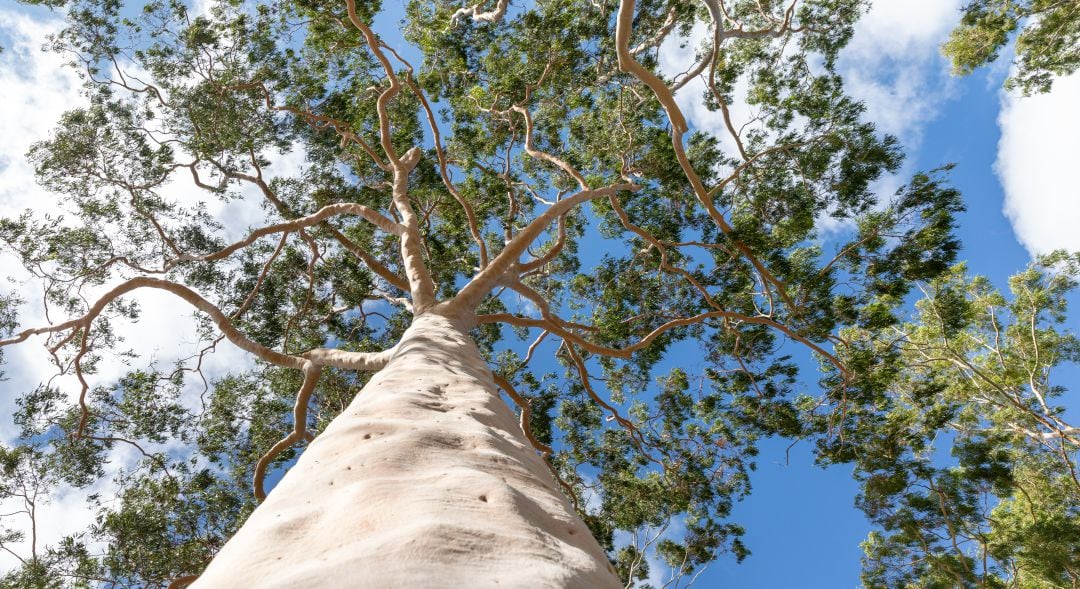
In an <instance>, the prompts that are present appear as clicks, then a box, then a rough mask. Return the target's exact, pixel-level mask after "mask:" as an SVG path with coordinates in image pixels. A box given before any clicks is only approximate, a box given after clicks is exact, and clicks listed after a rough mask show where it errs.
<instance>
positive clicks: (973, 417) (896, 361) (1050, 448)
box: [819, 252, 1080, 589]
mask: <svg viewBox="0 0 1080 589" xmlns="http://www.w3.org/2000/svg"><path fill="white" fill-rule="evenodd" d="M1078 272H1080V264H1078V257H1077V256H1075V255H1073V256H1068V255H1065V254H1064V253H1061V252H1059V253H1055V254H1053V255H1050V256H1046V257H1043V258H1040V259H1039V260H1038V261H1037V263H1036V264H1034V265H1033V266H1032V267H1030V268H1028V269H1027V270H1026V271H1024V272H1021V273H1019V274H1016V275H1014V276H1013V277H1012V278H1011V279H1010V280H1009V290H1010V291H1011V295H1012V296H1011V298H1007V297H1005V296H1003V295H1002V294H1001V293H1000V292H998V291H997V290H996V289H994V288H993V287H992V286H991V285H990V283H989V281H988V280H986V279H985V278H982V277H975V278H972V277H970V276H968V275H967V273H966V270H965V268H964V266H963V265H959V266H957V267H955V268H953V269H952V270H951V271H950V272H948V273H946V274H944V275H942V276H941V277H939V278H937V279H935V280H933V281H931V282H930V283H929V284H927V285H925V291H924V292H925V298H923V300H921V301H919V303H918V304H917V305H916V307H917V308H916V312H915V315H914V316H913V317H911V321H909V322H903V323H896V324H891V325H889V326H887V327H886V328H885V329H882V330H878V331H876V332H875V331H871V330H866V329H860V328H854V329H852V328H849V329H845V330H843V332H842V333H843V337H845V338H846V339H848V340H849V341H851V342H852V343H853V345H854V347H861V348H863V350H864V351H865V352H866V353H867V355H866V356H865V357H864V358H865V360H866V364H864V369H863V370H862V372H863V373H864V374H866V375H868V377H869V378H880V379H883V380H885V381H887V382H890V383H891V385H890V386H889V389H888V390H887V391H883V392H882V393H881V394H879V395H876V396H875V397H873V398H871V399H867V400H865V401H863V402H862V403H861V406H858V407H856V406H850V407H849V412H848V417H847V419H849V420H850V421H851V423H852V424H853V425H852V427H849V428H846V436H847V440H845V441H843V442H842V443H841V442H840V441H839V439H838V438H837V439H834V440H832V441H830V442H828V443H823V444H822V445H821V447H820V454H819V456H820V457H821V458H822V459H824V460H825V461H830V462H854V463H855V465H856V471H855V472H856V478H857V479H858V480H859V481H860V483H861V485H862V493H861V495H860V497H859V499H858V504H859V507H860V508H861V509H862V510H863V511H864V512H865V513H866V514H867V516H868V517H869V518H870V520H871V521H872V522H874V523H875V524H877V525H878V526H880V530H878V531H875V532H873V533H871V535H870V537H869V538H868V539H867V541H866V542H865V543H864V545H863V547H864V549H865V552H866V556H865V559H864V573H863V582H864V584H865V586H866V587H870V588H878V587H881V588H885V587H888V588H898V589H899V588H905V587H1002V588H1004V587H1019V588H1025V589H1028V588H1032V589H1036V588H1037V589H1042V588H1050V587H1076V586H1078V585H1080V471H1078V467H1077V458H1078V451H1080V428H1077V427H1075V426H1073V425H1071V424H1070V423H1069V422H1067V421H1066V415H1065V407H1066V403H1065V402H1064V398H1063V395H1064V394H1065V393H1066V392H1067V389H1066V388H1065V387H1064V386H1063V385H1062V384H1061V382H1062V381H1063V380H1064V378H1063V377H1062V375H1061V370H1060V367H1062V366H1067V365H1070V364H1071V365H1074V366H1075V364H1076V363H1077V361H1078V360H1080V340H1078V339H1077V338H1076V336H1075V335H1073V334H1072V333H1070V332H1068V331H1067V330H1065V329H1064V325H1065V319H1066V317H1065V311H1066V303H1067V296H1068V295H1070V294H1075V292H1074V291H1075V289H1076V280H1075V279H1076V276H1077V274H1078ZM855 342H859V343H858V344H855ZM852 361H854V358H852V359H851V360H849V364H850V363H851V362H852ZM1055 368H1057V369H1058V370H1053V369H1055ZM873 375H877V376H873ZM1066 378H1067V377H1066ZM1073 406H1074V407H1075V405H1073Z"/></svg>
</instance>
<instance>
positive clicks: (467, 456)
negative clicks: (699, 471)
mask: <svg viewBox="0 0 1080 589" xmlns="http://www.w3.org/2000/svg"><path fill="white" fill-rule="evenodd" d="M241 586H243V587H259V588H271V587H312V588H323V587H387V588H391V587H392V588H416V587H440V588H443V587H445V588H453V587H470V588H472V587H495V586H498V587H583V588H584V587H589V588H594V587H596V588H606V587H618V586H620V583H619V580H618V577H617V576H616V575H615V572H614V569H613V567H612V566H611V564H610V563H609V562H608V560H607V558H606V556H605V555H604V552H603V550H602V549H601V548H600V546H599V544H598V543H597V542H596V540H595V539H594V538H593V537H592V535H591V534H590V533H589V530H588V528H587V527H586V526H585V524H584V522H582V521H581V519H580V518H578V516H577V515H576V514H575V513H574V511H573V509H572V508H571V507H570V505H569V503H568V501H567V500H566V498H565V497H564V496H563V495H562V494H561V493H560V492H559V490H558V487H557V485H556V482H555V480H554V479H553V477H552V476H551V473H550V472H549V471H548V469H547V467H546V465H545V464H544V462H543V460H542V459H541V458H540V457H539V456H538V455H537V453H536V452H535V451H534V450H533V449H532V447H531V446H530V445H529V444H528V442H527V441H526V440H525V438H524V437H523V435H522V433H521V430H520V428H519V426H518V424H517V421H516V420H515V418H514V415H513V413H512V412H511V410H510V408H509V407H508V406H507V405H506V404H505V403H504V402H503V401H502V399H500V398H499V395H498V394H497V392H496V388H495V385H494V383H493V381H492V376H491V372H490V371H489V370H488V367H487V365H486V363H485V362H484V361H483V359H482V358H481V357H480V354H479V352H478V350H477V349H476V346H475V345H474V344H473V342H472V340H471V339H470V337H469V336H468V334H467V333H466V332H465V330H464V329H462V328H461V327H460V326H459V325H457V324H455V322H454V321H452V320H450V319H447V318H446V317H443V316H440V315H436V314H435V313H426V314H424V315H421V316H420V317H418V318H417V319H416V320H415V321H414V322H413V325H412V326H411V327H410V328H409V329H408V331H406V332H405V335H404V337H403V338H402V342H401V344H400V346H399V348H398V351H397V352H396V353H395V355H394V357H393V358H392V359H391V361H390V363H389V364H388V365H387V366H386V367H385V368H383V369H382V370H381V371H380V372H378V373H377V374H375V376H374V377H373V378H372V379H371V382H370V383H368V385H367V386H366V387H364V389H363V390H362V391H361V392H360V394H358V395H357V396H356V399H354V400H353V402H352V404H351V405H350V406H349V408H348V409H346V410H345V412H344V413H342V414H341V415H340V416H339V417H338V418H337V419H335V420H334V421H333V423H331V424H330V425H329V427H327V429H326V431H325V432H324V433H323V434H322V435H320V436H319V437H318V438H316V439H315V440H314V441H313V442H312V443H311V445H310V447H308V449H307V450H306V451H304V453H303V455H301V457H300V459H299V461H298V462H297V463H296V465H295V466H293V467H292V468H291V469H290V470H289V472H288V473H287V474H286V475H285V477H284V478H283V479H282V480H281V481H280V482H279V483H278V485H277V486H276V487H275V488H274V489H273V491H272V492H271V493H270V494H269V495H268V497H267V499H266V501H265V502H264V503H263V504H262V505H260V506H259V507H258V508H257V509H256V510H255V512H254V513H253V514H252V515H251V517H250V518H249V519H248V520H247V522H246V523H245V524H244V525H243V527H241V529H240V530H239V531H238V532H237V533H236V535H235V536H234V537H233V538H232V539H231V540H229V542H228V543H227V544H226V545H225V546H224V548H222V550H221V552H220V553H219V554H218V555H217V557H216V558H215V559H214V560H213V562H211V563H210V566H209V567H208V568H207V569H206V572H205V573H203V575H202V577H201V578H200V579H199V580H198V581H197V582H196V583H194V584H193V585H192V587H194V588H199V589H206V588H212V587H229V588H233V587H241Z"/></svg>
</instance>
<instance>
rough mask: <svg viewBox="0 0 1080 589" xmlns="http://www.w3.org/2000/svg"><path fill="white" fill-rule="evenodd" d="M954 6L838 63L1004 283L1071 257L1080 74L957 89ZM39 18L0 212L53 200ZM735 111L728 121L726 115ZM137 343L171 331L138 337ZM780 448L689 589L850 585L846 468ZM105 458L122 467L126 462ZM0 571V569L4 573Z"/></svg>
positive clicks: (65, 86) (885, 22)
mask: <svg viewBox="0 0 1080 589" xmlns="http://www.w3.org/2000/svg"><path fill="white" fill-rule="evenodd" d="M396 4H397V0H389V1H388V2H387V4H386V6H387V9H388V11H390V12H389V13H388V14H385V15H383V16H382V17H381V18H380V19H379V20H378V21H377V22H376V27H375V28H376V29H377V30H378V31H379V32H380V33H381V34H382V35H383V36H384V38H385V39H386V40H387V41H388V42H389V43H390V44H391V45H396V44H397V43H400V42H401V41H400V36H398V35H397V34H395V31H393V26H394V24H395V21H396V18H395V17H394V15H393V14H392V11H393V9H394V7H395V5H396ZM960 5H961V2H960V0H879V1H878V2H876V3H875V8H874V10H873V11H872V12H871V14H870V15H869V16H868V17H867V18H866V19H865V21H864V22H863V23H862V24H861V25H860V27H859V30H858V32H857V34H856V37H855V40H854V41H853V43H852V46H851V47H850V48H849V50H848V51H847V52H846V53H845V56H844V59H843V60H842V62H841V71H842V72H844V73H845V77H847V78H848V81H849V88H850V89H851V91H852V92H853V93H854V94H855V95H856V96H858V97H860V98H862V99H864V100H866V101H867V105H868V109H869V110H868V117H869V118H870V119H871V120H876V121H878V122H879V123H880V127H881V128H882V130H883V131H887V132H891V133H894V134H897V135H898V136H900V138H901V139H902V141H903V142H904V144H905V145H907V146H908V148H909V151H908V153H909V156H908V161H907V164H906V165H905V168H904V171H903V172H902V173H901V174H900V175H898V177H897V178H893V179H888V180H886V181H884V182H883V183H882V190H884V191H888V190H890V189H891V188H895V186H896V185H897V184H899V183H902V182H903V179H904V177H905V176H910V174H911V173H912V172H914V171H918V170H929V169H932V168H935V167H938V166H940V165H942V164H945V163H955V164H957V167H956V168H955V170H954V171H953V172H952V174H951V178H952V183H953V184H954V185H955V186H956V187H957V188H959V189H960V190H961V191H962V193H963V194H964V198H965V202H966V204H967V208H968V211H967V212H966V213H964V214H963V215H962V216H961V218H960V229H959V234H960V237H961V239H962V241H963V247H964V249H963V251H962V253H961V256H960V257H961V258H962V259H966V260H968V262H969V267H970V269H971V270H972V271H973V272H975V273H978V274H984V275H987V276H989V277H990V278H991V279H992V280H993V281H994V282H995V283H996V284H997V285H999V286H1004V283H1005V279H1006V278H1007V277H1008V276H1009V275H1010V274H1012V273H1013V272H1015V271H1017V270H1019V269H1021V268H1023V267H1024V266H1025V265H1026V264H1027V262H1028V261H1029V260H1030V257H1031V255H1032V253H1033V252H1045V251H1049V250H1051V249H1054V248H1058V247H1063V248H1069V249H1078V250H1080V231H1077V230H1075V229H1074V226H1075V225H1076V223H1077V220H1078V219H1080V189H1078V188H1077V187H1076V184H1075V182H1074V181H1073V176H1074V174H1073V173H1072V172H1073V168H1070V164H1069V162H1071V165H1072V166H1075V165H1076V163H1077V161H1078V160H1080V115H1078V114H1077V113H1076V111H1075V107H1074V106H1073V105H1074V104H1080V77H1077V76H1074V77H1073V78H1070V79H1068V80H1064V81H1061V82H1059V83H1058V84H1057V86H1056V88H1055V91H1054V92H1053V93H1052V94H1051V95H1050V96H1044V97H1036V98H1017V97H1013V96H1008V95H1004V94H1003V93H1002V91H1001V82H1002V80H1003V78H1004V77H1005V75H1006V74H1007V67H1008V66H1007V63H1004V65H999V66H997V67H994V68H991V69H986V70H982V71H979V72H976V73H975V74H974V75H973V76H971V77H968V78H965V79H955V78H951V77H950V76H949V75H948V73H947V64H945V62H944V60H943V59H941V58H940V56H939V55H938V52H937V47H938V46H939V45H940V43H941V42H942V41H943V40H944V38H945V35H946V34H947V32H948V30H949V29H950V28H951V27H952V26H953V24H954V23H955V22H956V20H957V19H958V12H957V11H958V9H959V7H960ZM49 19H50V17H49V15H48V13H47V12H44V11H41V10H36V9H27V8H25V7H15V6H13V5H10V4H3V5H0V43H2V44H3V46H4V47H5V52H4V54H0V105H3V107H4V108H3V109H0V137H4V138H5V142H4V145H3V146H0V216H8V215H11V214H13V213H15V212H17V211H19V210H21V209H23V208H25V207H28V206H29V207H33V208H37V209H39V210H44V209H47V208H50V207H52V206H55V204H56V202H55V197H51V196H49V195H46V194H43V193H41V192H40V191H38V190H37V189H35V188H34V187H33V180H32V176H31V174H30V171H29V168H28V167H27V166H26V164H25V162H24V161H23V160H22V158H23V154H24V153H25V152H26V148H27V147H28V146H29V143H30V142H31V141H33V140H37V139H40V138H42V137H44V136H45V134H46V133H47V132H48V129H49V128H50V127H51V126H52V123H53V122H54V121H55V120H56V118H57V117H58V116H59V114H60V112H62V111H63V110H64V109H65V108H68V107H70V106H71V105H72V103H73V101H76V100H77V97H76V88H77V82H76V81H75V79H74V77H73V75H72V74H71V73H70V72H68V71H65V70H64V69H63V68H62V67H61V63H60V62H61V61H62V60H61V59H60V58H58V57H56V56H49V55H48V54H41V53H39V52H37V51H36V48H37V46H39V45H40V43H41V41H42V39H43V38H44V35H45V34H46V33H48V32H49V31H51V30H54V29H55V26H56V25H55V23H52V22H50V20H49ZM397 46H398V47H399V48H400V45H397ZM663 51H664V54H663V55H662V56H661V63H662V64H663V63H668V64H670V65H671V66H672V67H674V66H675V65H677V64H678V63H680V61H679V60H680V59H685V57H686V55H685V54H680V52H679V50H678V49H677V48H676V47H674V46H673V45H672V44H669V45H666V46H665V48H664V50H663ZM414 65H418V64H416V63H414ZM697 95H698V92H696V91H695V90H693V88H688V89H687V90H686V91H684V92H682V93H681V94H680V99H681V101H684V104H685V105H686V108H687V114H688V118H689V119H690V121H691V123H692V124H693V125H695V126H696V127H698V128H704V129H714V128H718V126H717V121H716V119H715V118H711V117H713V116H714V115H713V114H710V113H708V112H707V111H703V110H700V109H694V108H692V106H691V105H690V103H691V102H692V101H693V98H694V97H695V96H697ZM733 110H734V111H735V113H736V116H738V114H739V112H740V111H739V109H738V107H737V105H736V107H735V108H733ZM294 159H296V158H294ZM295 165H299V164H298V163H297V162H295V161H289V159H288V158H286V161H285V162H283V163H282V164H281V166H280V167H279V168H278V169H279V170H283V171H285V172H287V171H288V170H289V169H290V166H295ZM178 194H179V193H178ZM214 206H219V207H220V208H219V209H216V210H212V211H211V212H212V213H214V214H218V215H220V216H221V217H223V218H226V219H231V220H232V221H233V222H232V223H231V225H233V226H235V227H237V228H238V229H237V230H236V231H237V232H240V231H242V230H243V229H244V228H246V227H247V226H248V225H251V224H254V223H255V222H256V221H257V220H258V219H261V210H260V209H259V207H258V206H257V205H255V206H254V207H250V206H246V205H245V204H244V203H242V202H241V203H234V204H232V205H224V204H220V205H214ZM1006 210H1008V211H1009V214H1008V215H1007V214H1006V213H1005V211H1006ZM0 276H11V277H13V278H15V279H20V278H21V275H20V271H19V269H18V266H17V263H16V262H15V261H14V260H13V259H12V258H10V257H7V256H3V255H0ZM29 292H31V293H32V292H33V291H29ZM28 298H30V299H31V300H32V299H33V296H30V297H28ZM142 302H143V307H144V309H145V312H144V313H143V317H144V319H143V321H142V323H141V334H140V336H139V337H140V338H141V339H140V343H142V344H144V347H145V348H146V349H151V350H155V351H157V350H160V351H161V352H160V353H161V355H162V356H166V355H168V354H171V353H175V352H169V351H168V350H169V346H170V345H173V346H175V343H173V340H174V337H172V336H174V334H176V335H178V336H179V339H181V340H184V341H194V334H193V333H190V329H188V331H185V327H184V326H185V325H186V324H187V322H188V315H187V314H186V312H185V313H182V314H179V315H178V314H177V313H176V311H175V310H174V308H173V307H174V306H173V304H172V301H170V300H168V299H167V298H164V297H160V298H158V297H155V296H153V295H150V296H149V297H147V298H145V299H143V300H142ZM40 311H41V310H40V308H37V307H34V306H33V305H32V304H31V305H30V307H28V309H26V311H25V312H26V315H25V316H26V317H27V320H28V321H29V320H32V318H33V317H35V315H36V314H40ZM147 333H151V334H169V335H170V337H164V336H160V340H156V339H150V340H147V339H146V338H147V336H146V334H147ZM7 353H8V356H7V358H8V362H9V367H8V371H9V376H10V377H11V380H10V381H8V382H7V383H4V385H0V386H3V387H4V390H5V391H17V390H25V388H27V387H32V386H33V385H34V384H36V382H38V381H40V380H42V378H41V375H45V374H49V373H50V371H49V369H50V367H49V365H48V364H47V362H45V361H44V360H45V359H44V358H43V356H44V354H42V353H41V350H40V348H38V347H36V346H21V347H19V348H14V349H12V350H10V351H9V352H7ZM155 353H156V352H155ZM246 361H247V360H245V357H244V355H243V354H242V353H239V352H237V351H236V350H235V349H232V348H230V347H229V346H222V351H220V352H219V353H218V354H215V355H214V357H213V358H211V359H210V365H209V367H208V372H210V373H213V372H214V371H215V370H218V371H221V372H224V371H225V370H227V369H228V368H230V367H235V366H237V365H243V364H244V362H246ZM110 362H111V363H110ZM13 367H17V368H13ZM110 369H113V370H121V369H122V367H121V364H120V363H119V361H118V360H109V359H106V360H105V361H104V363H103V372H105V373H108V371H109V370H110ZM1062 384H1066V385H1068V384H1069V383H1068V382H1063V383H1062ZM1070 388H1072V387H1070ZM1073 406H1076V405H1075V404H1074V405H1073ZM10 408H11V399H10V395H4V394H0V414H10V413H11V411H10ZM10 428H11V425H10V424H0V434H2V436H3V438H5V439H7V438H9V437H10V435H11V430H10ZM786 448H787V443H786V442H773V441H770V442H766V443H764V444H763V445H762V453H761V455H760V457H759V460H758V466H759V468H758V471H757V472H756V473H755V475H754V478H753V480H752V483H753V487H754V491H753V493H752V494H751V496H750V497H749V498H748V499H746V500H745V501H744V502H743V503H742V504H740V505H739V506H738V507H737V509H736V511H735V514H734V519H735V520H736V521H738V522H739V523H741V524H743V525H744V526H745V527H746V528H747V537H746V541H747V543H748V545H749V547H750V549H751V550H752V552H753V555H752V556H751V557H750V558H749V559H747V560H746V561H745V562H744V563H743V564H741V565H736V564H735V563H734V562H733V561H732V560H730V559H725V558H721V559H720V560H719V561H717V562H716V563H714V564H713V565H711V566H710V568H709V570H708V571H707V572H706V573H705V574H703V575H702V577H701V578H700V579H699V580H698V583H697V586H699V587H714V586H715V587H721V586H722V587H737V588H747V589H752V588H762V589H766V588H770V589H771V588H776V587H806V588H834V587H836V588H847V587H856V586H858V573H859V562H858V558H859V555H860V550H859V547H858V542H859V541H861V540H862V539H863V538H864V537H865V535H866V532H867V531H868V530H869V526H868V525H867V523H866V522H865V520H864V518H863V517H862V515H861V513H860V512H858V511H856V510H855V509H854V507H853V500H854V496H855V493H856V492H857V487H856V485H855V484H854V482H853V481H852V480H851V478H850V469H849V468H847V467H833V468H830V469H828V470H825V469H820V468H817V467H815V466H813V465H812V464H811V463H812V456H811V454H810V448H809V445H808V444H801V445H798V446H796V447H795V449H794V450H793V451H792V453H791V460H790V463H785V450H786ZM117 459H118V462H119V463H123V460H124V456H118V457H117ZM94 490H98V491H100V490H101V489H94ZM78 499H79V497H77V496H76V495H74V494H73V495H72V496H71V497H69V498H68V499H66V500H65V499H64V498H63V497H61V498H60V500H57V501H55V502H54V504H53V506H52V510H51V514H50V515H48V516H46V517H43V527H44V528H45V529H44V530H43V531H42V533H43V535H45V536H48V534H50V533H53V534H57V533H59V532H60V531H61V530H62V529H64V528H66V527H67V526H66V525H65V524H70V523H72V522H79V521H83V520H84V519H85V518H86V514H85V510H83V509H81V502H80V501H79V500H78ZM80 518H82V519H80ZM4 566H5V561H3V560H2V559H0V569H2V568H3V567H4Z"/></svg>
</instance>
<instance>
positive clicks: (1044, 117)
mask: <svg viewBox="0 0 1080 589" xmlns="http://www.w3.org/2000/svg"><path fill="white" fill-rule="evenodd" d="M1077 104H1080V74H1073V75H1072V76H1069V77H1066V78H1061V79H1059V80H1057V81H1056V82H1054V87H1053V91H1052V92H1050V93H1049V94H1041V95H1036V96H1031V97H1027V98H1025V97H1022V96H1017V95H1015V94H1010V93H1007V92H1004V91H1003V92H1002V94H1001V112H1000V113H999V115H998V126H999V127H1000V128H1001V140H1000V141H999V142H998V154H997V161H996V162H995V169H996V171H997V175H998V178H999V179H1000V181H1001V185H1002V188H1003V189H1004V191H1005V206H1004V209H1005V215H1006V216H1007V217H1008V218H1009V220H1010V222H1011V223H1012V226H1013V231H1014V232H1015V233H1016V237H1017V239H1018V240H1019V241H1020V243H1021V244H1023V246H1024V247H1025V248H1027V250H1028V251H1029V252H1030V253H1031V254H1037V253H1045V252H1049V251H1051V250H1054V249H1058V248H1064V249H1070V250H1080V231H1077V229H1076V223H1077V219H1080V187H1078V186H1077V184H1076V181H1075V177H1074V174H1075V170H1074V167H1075V166H1076V162H1077V156H1078V155H1080V117H1077V116H1076V105H1077Z"/></svg>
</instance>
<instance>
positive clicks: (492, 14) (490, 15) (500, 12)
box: [450, 0, 510, 26]
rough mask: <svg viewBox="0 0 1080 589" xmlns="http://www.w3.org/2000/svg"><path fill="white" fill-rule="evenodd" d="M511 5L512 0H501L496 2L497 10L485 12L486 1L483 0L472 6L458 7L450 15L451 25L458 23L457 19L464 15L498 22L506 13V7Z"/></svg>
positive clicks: (474, 18)
mask: <svg viewBox="0 0 1080 589" xmlns="http://www.w3.org/2000/svg"><path fill="white" fill-rule="evenodd" d="M509 5H510V0H499V1H498V3H497V4H495V10H489V11H487V12H483V7H484V2H483V0H481V1H480V2H477V3H476V4H473V5H472V6H468V7H462V8H458V9H457V12H455V13H454V14H453V16H451V17H450V26H454V25H456V24H457V21H458V20H460V19H461V17H463V16H468V17H471V18H472V19H473V20H478V21H483V22H498V21H500V20H502V17H503V16H504V15H505V14H506V8H507V7H508V6H509Z"/></svg>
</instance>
